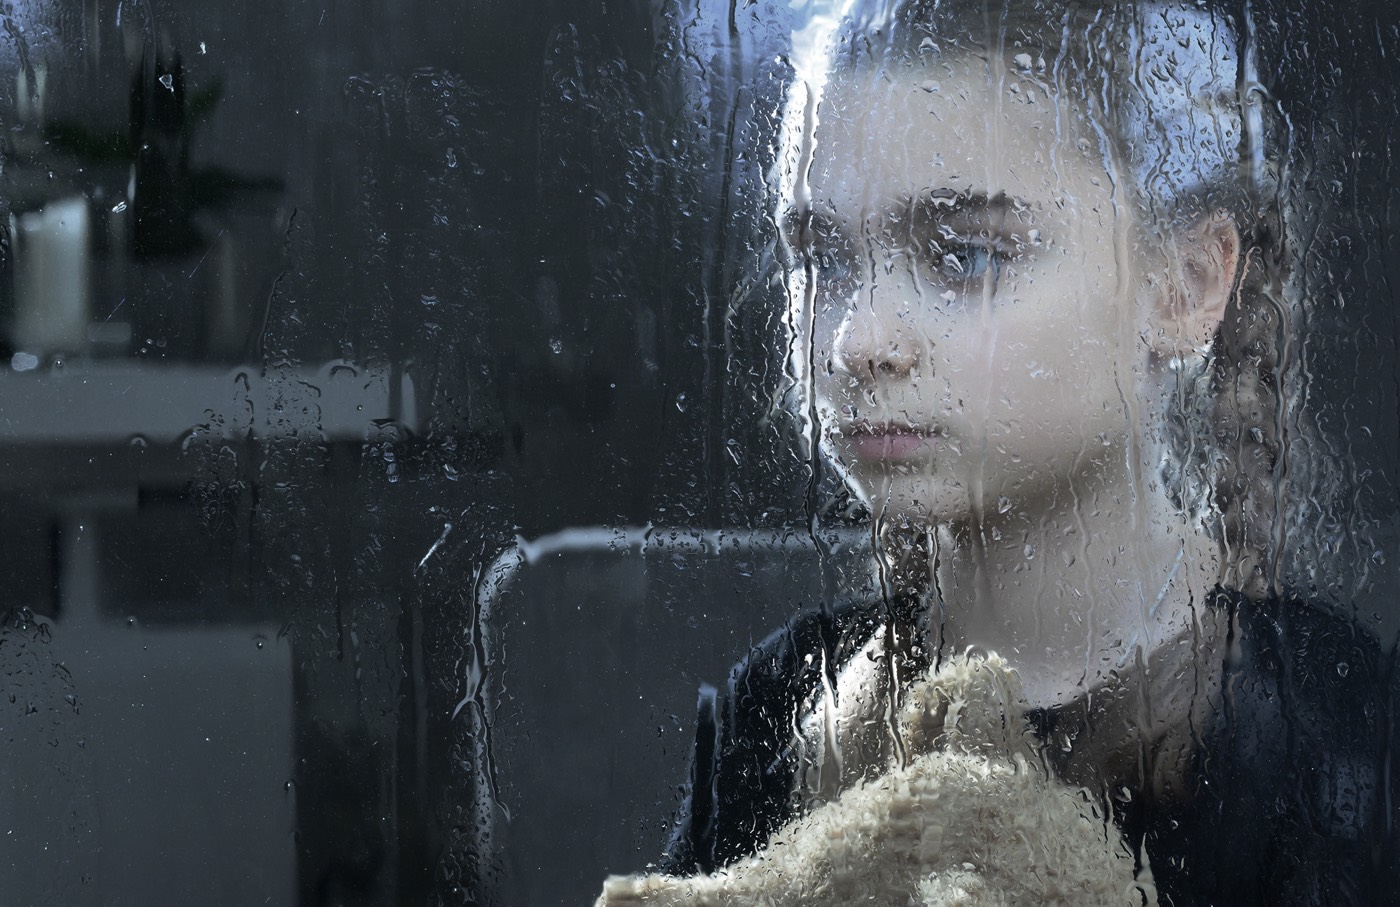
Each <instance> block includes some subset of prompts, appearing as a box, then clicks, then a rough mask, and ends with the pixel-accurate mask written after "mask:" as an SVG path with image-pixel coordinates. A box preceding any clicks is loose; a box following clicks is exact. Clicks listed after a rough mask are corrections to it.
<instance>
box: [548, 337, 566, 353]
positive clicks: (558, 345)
mask: <svg viewBox="0 0 1400 907" xmlns="http://www.w3.org/2000/svg"><path fill="white" fill-rule="evenodd" d="M549 350H550V352H552V353H554V355H556V356H557V355H559V354H560V353H562V352H564V341H562V340H560V339H559V338H558V337H551V338H550V340H549Z"/></svg>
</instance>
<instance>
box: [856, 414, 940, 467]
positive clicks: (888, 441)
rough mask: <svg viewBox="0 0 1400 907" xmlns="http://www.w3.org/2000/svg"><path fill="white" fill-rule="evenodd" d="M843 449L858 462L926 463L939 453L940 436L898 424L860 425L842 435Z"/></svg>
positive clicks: (929, 431) (926, 430)
mask: <svg viewBox="0 0 1400 907" xmlns="http://www.w3.org/2000/svg"><path fill="white" fill-rule="evenodd" d="M841 434H842V436H843V437H844V439H845V444H844V445H843V446H844V447H845V448H846V449H847V451H848V452H849V453H850V454H851V455H852V456H854V457H855V458H856V459H858V460H867V461H873V462H891V463H897V462H903V461H908V460H918V459H923V458H926V457H928V456H929V455H931V454H932V453H933V452H934V451H935V450H937V449H938V432H937V431H935V430H931V429H922V428H915V427H914V426H912V425H901V424H897V423H884V424H875V423H868V422H861V423H858V424H855V425H849V426H847V427H846V428H845V429H844V430H843V431H842V433H841Z"/></svg>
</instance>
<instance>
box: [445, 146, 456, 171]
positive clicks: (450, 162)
mask: <svg viewBox="0 0 1400 907" xmlns="http://www.w3.org/2000/svg"><path fill="white" fill-rule="evenodd" d="M447 166H448V167H451V168H454V169H455V168H456V166H457V151H456V149H454V148H449V149H447Z"/></svg>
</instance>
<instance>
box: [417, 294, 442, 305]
mask: <svg viewBox="0 0 1400 907" xmlns="http://www.w3.org/2000/svg"><path fill="white" fill-rule="evenodd" d="M418 301H419V302H421V303H423V305H425V306H435V305H437V304H438V298H437V297H436V296H434V295H433V294H431V293H424V294H423V295H422V296H419V297H418Z"/></svg>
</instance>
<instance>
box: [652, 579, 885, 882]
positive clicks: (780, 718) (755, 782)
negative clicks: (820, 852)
mask: <svg viewBox="0 0 1400 907" xmlns="http://www.w3.org/2000/svg"><path fill="white" fill-rule="evenodd" d="M891 613H892V612H891V608H890V606H888V605H886V604H885V603H883V602H879V601H876V602H857V603H849V604H845V605H842V606H840V607H837V608H834V609H831V610H822V609H810V610H806V611H803V612H801V613H799V614H797V615H795V616H794V617H793V618H791V619H790V620H788V621H787V622H785V623H784V624H783V625H782V626H781V627H780V628H779V629H777V630H776V631H774V632H773V633H772V634H770V635H769V636H768V637H766V638H765V639H763V640H762V641H760V642H759V643H757V644H756V645H754V646H753V647H752V648H751V649H750V650H749V652H748V654H747V655H746V656H745V657H743V658H742V659H741V660H740V661H739V662H738V663H737V664H736V665H735V666H734V668H733V670H732V671H731V672H730V674H729V677H728V681H727V683H726V684H725V687H724V689H723V690H715V689H713V688H709V689H702V690H701V694H700V702H699V708H698V719H697V726H696V746H695V751H694V755H693V758H692V764H691V779H690V785H689V791H688V793H687V796H686V800H685V802H684V803H683V804H682V809H681V812H680V815H679V817H678V820H677V823H676V826H675V828H674V830H673V832H672V838H671V842H670V844H669V845H668V848H667V852H666V855H665V857H664V860H663V868H665V869H666V870H667V871H670V872H677V873H689V872H696V871H704V872H708V871H713V870H714V869H716V868H718V867H720V866H723V865H725V864H727V863H730V862H732V861H734V860H736V859H739V858H741V857H743V856H747V855H748V854H751V853H753V852H754V851H756V850H757V849H758V848H759V847H760V846H762V844H763V842H765V841H767V840H768V838H769V837H770V835H771V834H772V833H773V832H774V831H776V830H777V829H778V828H780V827H781V826H782V825H783V824H784V823H785V822H786V821H787V820H788V819H790V818H791V813H792V806H793V805H792V798H791V795H792V791H793V779H794V772H795V769H796V759H795V753H794V744H795V742H796V738H797V730H796V729H797V723H798V721H799V720H800V716H801V714H802V713H803V712H805V711H806V710H807V709H808V708H809V707H810V706H811V704H812V703H813V702H814V701H815V700H816V698H818V697H819V695H820V691H821V690H822V688H823V682H824V680H825V681H830V680H831V679H832V678H834V677H835V676H836V675H837V674H838V673H839V672H840V670H841V668H842V667H843V666H844V665H845V664H846V663H847V662H849V661H850V660H851V659H852V658H853V657H854V656H855V655H856V654H857V653H858V652H860V651H861V650H862V649H863V648H864V647H865V646H866V644H867V643H868V642H869V641H870V640H871V638H872V637H874V636H875V635H876V634H877V633H878V632H879V631H880V628H881V627H883V626H885V624H886V623H887V621H888V620H889V619H890V617H891Z"/></svg>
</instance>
